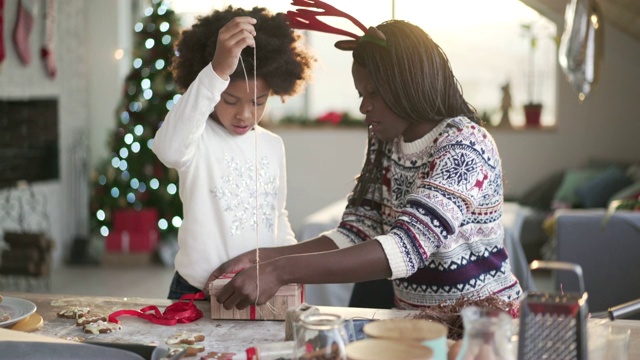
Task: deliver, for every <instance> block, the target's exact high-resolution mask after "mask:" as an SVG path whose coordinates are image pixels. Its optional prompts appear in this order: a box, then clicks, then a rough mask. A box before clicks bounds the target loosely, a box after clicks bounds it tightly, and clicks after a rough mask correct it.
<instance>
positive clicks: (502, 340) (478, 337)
mask: <svg viewBox="0 0 640 360" xmlns="http://www.w3.org/2000/svg"><path fill="white" fill-rule="evenodd" d="M460 315H461V316H462V325H463V326H464V335H463V337H462V347H461V349H460V352H459V353H458V356H457V357H456V360H515V351H514V348H513V345H512V343H511V333H512V318H511V316H509V314H507V313H506V312H503V311H500V310H496V309H489V308H481V307H477V306H468V307H465V308H464V309H462V311H461V312H460Z"/></svg>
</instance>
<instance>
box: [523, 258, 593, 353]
mask: <svg viewBox="0 0 640 360" xmlns="http://www.w3.org/2000/svg"><path fill="white" fill-rule="evenodd" d="M530 268H531V270H532V271H533V270H538V269H549V270H566V271H572V272H574V273H575V274H576V275H577V277H578V282H579V289H580V293H579V294H576V293H568V294H552V293H545V292H538V291H530V292H527V293H526V294H525V297H524V299H523V300H522V302H521V304H520V333H519V340H518V359H519V360H541V359H553V360H573V359H575V360H587V359H588V347H587V316H588V313H589V310H588V308H587V293H586V292H585V291H584V279H583V277H582V268H581V267H580V265H578V264H573V263H568V262H561V261H538V260H536V261H533V262H532V263H531V265H530Z"/></svg>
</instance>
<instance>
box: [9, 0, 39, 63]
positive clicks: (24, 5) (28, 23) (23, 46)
mask: <svg viewBox="0 0 640 360" xmlns="http://www.w3.org/2000/svg"><path fill="white" fill-rule="evenodd" d="M37 14H38V1H37V0H20V1H19V2H18V15H17V18H16V25H15V27H14V29H13V43H14V45H15V46H16V52H17V53H18V57H19V58H20V61H21V62H22V64H23V65H29V63H30V62H31V46H30V45H29V41H30V39H29V38H30V37H31V30H33V25H34V22H35V18H36V15H37Z"/></svg>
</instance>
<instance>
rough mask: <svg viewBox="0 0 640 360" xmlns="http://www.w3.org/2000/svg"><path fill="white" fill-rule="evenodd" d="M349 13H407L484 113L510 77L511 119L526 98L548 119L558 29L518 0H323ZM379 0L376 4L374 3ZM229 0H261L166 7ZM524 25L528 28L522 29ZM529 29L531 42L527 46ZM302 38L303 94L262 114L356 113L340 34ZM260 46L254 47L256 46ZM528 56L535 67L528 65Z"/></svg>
mask: <svg viewBox="0 0 640 360" xmlns="http://www.w3.org/2000/svg"><path fill="white" fill-rule="evenodd" d="M326 2H327V3H329V4H332V5H334V6H336V7H338V8H339V9H341V10H343V11H345V12H347V13H349V14H352V15H354V16H355V17H356V18H357V19H358V20H360V21H361V22H362V23H363V24H365V25H366V26H373V25H376V24H379V23H381V22H382V21H385V20H388V19H391V18H392V17H394V16H395V18H397V19H402V20H407V21H410V22H412V23H414V24H416V25H418V26H420V27H421V28H422V29H424V30H425V31H426V32H427V33H429V35H431V37H432V38H433V39H434V40H435V41H436V42H437V43H438V44H439V45H440V46H441V47H442V49H443V50H444V51H445V53H446V54H447V56H448V57H449V61H450V62H451V66H452V68H453V71H454V74H455V75H456V77H457V78H458V81H459V82H460V84H461V86H462V89H463V92H464V95H465V98H466V99H467V100H468V101H469V102H470V103H471V104H472V105H473V106H474V107H475V108H476V109H477V110H478V112H479V113H485V114H488V116H489V120H490V121H491V122H492V123H497V122H499V121H500V118H501V114H502V112H501V109H500V106H501V102H502V91H501V88H502V86H503V85H505V84H506V83H509V84H510V94H511V100H512V107H511V108H510V111H509V115H510V116H509V117H510V119H511V123H512V124H513V125H515V126H518V125H523V124H524V112H523V110H522V106H523V105H524V104H525V103H527V102H530V101H532V102H540V103H542V104H544V106H543V112H542V125H544V126H551V125H554V124H555V111H556V107H555V103H556V86H555V84H556V59H557V49H556V42H555V41H554V39H555V38H556V34H557V29H556V25H555V23H553V22H552V21H550V20H548V19H547V18H545V17H543V16H541V15H540V14H538V13H537V12H536V11H534V10H532V9H531V8H529V7H527V6H526V5H524V4H523V3H521V2H520V1H518V0H485V1H477V0H447V1H442V0H395V1H393V0H388V1H377V2H376V5H377V6H372V2H371V1H370V0H351V1H338V0H326ZM378 4H379V5H378ZM214 5H215V7H216V8H224V7H226V6H228V5H233V6H238V7H245V8H250V7H253V6H265V3H264V1H263V2H260V1H256V0H253V1H252V0H235V1H233V0H230V1H223V4H220V2H219V1H210V2H205V1H198V0H191V1H186V0H180V1H176V0H174V1H173V2H172V7H173V8H174V10H175V11H176V12H177V13H178V14H181V15H182V16H183V19H184V25H185V26H190V25H191V23H192V22H193V20H194V17H195V16H197V15H200V14H206V13H208V12H209V11H211V10H212V9H213V8H214ZM267 6H268V7H269V9H271V10H272V11H274V12H275V11H286V10H288V9H291V8H292V6H291V5H290V1H288V0H283V1H275V0H273V1H270V2H269V4H268V5H267ZM323 20H326V21H327V22H328V23H330V24H332V25H334V26H336V27H342V28H345V29H352V30H353V31H354V32H356V33H359V30H358V29H356V28H355V27H354V26H352V25H351V23H349V22H348V21H346V20H344V21H343V20H337V21H336V20H334V19H332V18H324V19H323ZM525 26H528V27H529V28H530V29H531V31H532V32H531V33H529V34H527V32H526V31H525V30H524V29H525ZM530 35H533V36H535V38H536V46H535V48H532V47H531V38H530ZM305 36H306V39H307V43H308V46H309V48H310V50H311V51H312V52H313V53H314V55H315V56H316V57H317V59H318V62H317V64H316V69H315V71H314V76H313V77H314V79H313V82H312V83H311V84H310V86H309V87H308V88H307V91H306V92H305V93H304V94H301V95H298V96H296V97H293V98H290V99H288V100H287V102H286V103H284V104H281V103H280V101H271V102H270V104H269V109H268V115H267V116H269V117H270V118H271V119H274V120H277V119H278V118H281V117H282V116H285V115H302V116H305V117H309V118H316V117H318V116H320V115H322V114H324V113H326V112H328V111H342V112H348V113H350V114H353V115H359V113H358V105H359V99H358V96H357V94H356V91H355V89H354V87H353V83H352V80H351V54H350V53H348V52H343V51H339V50H337V49H335V48H334V47H333V43H334V42H335V41H337V40H341V39H343V37H341V36H337V35H331V34H323V33H318V32H305ZM258 51H260V49H258ZM532 64H533V67H534V68H531V65H532Z"/></svg>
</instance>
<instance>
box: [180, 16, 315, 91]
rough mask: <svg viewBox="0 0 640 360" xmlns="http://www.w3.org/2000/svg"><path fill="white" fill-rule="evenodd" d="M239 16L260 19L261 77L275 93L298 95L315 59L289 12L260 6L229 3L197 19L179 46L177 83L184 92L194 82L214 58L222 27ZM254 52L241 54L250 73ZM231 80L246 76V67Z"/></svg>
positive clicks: (257, 48)
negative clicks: (292, 25) (291, 23)
mask: <svg viewBox="0 0 640 360" xmlns="http://www.w3.org/2000/svg"><path fill="white" fill-rule="evenodd" d="M237 16H250V17H252V18H254V19H256V20H257V23H256V24H255V25H254V26H255V29H256V36H255V42H256V50H257V52H256V63H257V69H256V71H257V77H259V78H262V79H263V80H264V81H265V82H266V83H267V85H268V86H269V88H271V93H272V94H273V95H279V96H281V97H285V96H291V95H294V94H296V93H297V92H298V91H299V90H300V89H301V87H302V85H303V84H304V83H305V82H306V81H307V80H308V79H309V77H310V69H311V64H312V62H313V61H314V59H313V57H312V56H311V55H310V54H309V53H307V52H306V51H304V50H303V49H301V48H300V47H299V46H298V44H299V39H300V35H298V34H296V33H294V32H293V31H292V30H291V28H290V27H289V25H288V23H287V20H286V16H285V14H283V13H277V14H272V13H270V12H269V11H268V10H267V9H266V8H260V7H254V8H253V9H252V10H245V9H241V8H233V7H231V6H229V7H228V8H227V9H225V10H216V11H214V12H213V13H211V14H209V15H207V16H202V17H199V18H197V21H196V23H195V24H194V25H193V26H192V28H191V29H188V30H184V31H183V32H182V34H181V35H180V38H179V39H178V41H177V43H176V45H175V47H176V49H175V50H176V51H175V55H174V57H173V60H172V64H171V71H172V73H173V77H174V80H175V82H176V84H177V85H178V86H179V87H180V88H181V90H182V91H184V90H186V89H187V88H188V87H189V85H191V83H192V82H193V81H194V80H195V78H196V77H197V76H198V74H199V73H200V71H201V70H202V69H203V68H204V67H205V66H206V65H208V64H209V63H210V62H211V59H213V55H214V53H215V50H216V44H217V42H218V33H219V32H220V29H221V28H222V27H223V26H224V25H225V24H226V23H228V22H229V21H231V19H233V18H235V17H237ZM253 52H254V48H252V47H246V48H245V49H244V50H242V54H241V56H242V61H243V63H244V64H245V66H246V71H247V75H248V76H251V74H253ZM231 79H244V71H243V69H242V66H238V67H237V68H236V71H235V72H234V73H233V74H232V75H231Z"/></svg>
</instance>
